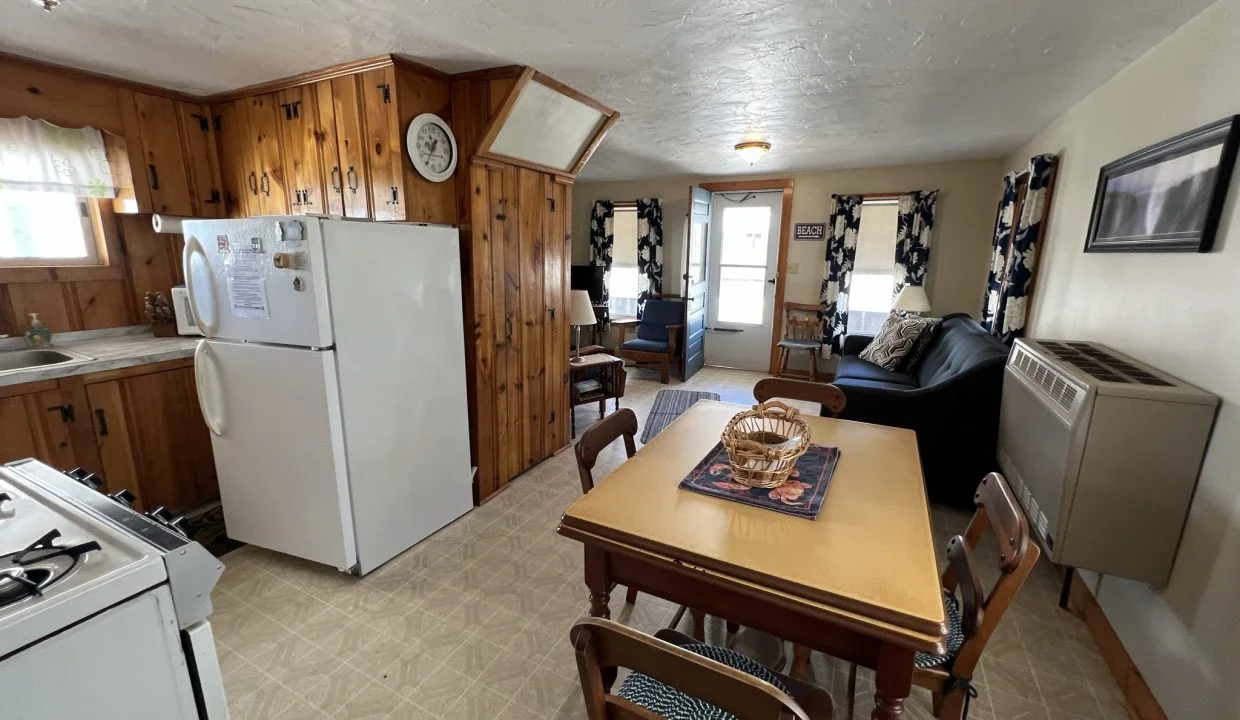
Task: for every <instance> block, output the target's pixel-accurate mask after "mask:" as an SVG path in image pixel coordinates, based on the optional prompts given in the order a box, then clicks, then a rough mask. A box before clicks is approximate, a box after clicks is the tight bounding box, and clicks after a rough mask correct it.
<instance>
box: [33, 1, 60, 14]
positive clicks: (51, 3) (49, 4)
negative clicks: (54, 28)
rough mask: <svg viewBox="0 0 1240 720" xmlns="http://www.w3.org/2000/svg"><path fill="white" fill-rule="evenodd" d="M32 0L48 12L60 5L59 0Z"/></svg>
mask: <svg viewBox="0 0 1240 720" xmlns="http://www.w3.org/2000/svg"><path fill="white" fill-rule="evenodd" d="M33 2H34V4H35V5H38V6H39V7H41V8H43V9H44V10H46V11H48V12H51V11H53V10H55V9H56V8H58V7H60V0H33Z"/></svg>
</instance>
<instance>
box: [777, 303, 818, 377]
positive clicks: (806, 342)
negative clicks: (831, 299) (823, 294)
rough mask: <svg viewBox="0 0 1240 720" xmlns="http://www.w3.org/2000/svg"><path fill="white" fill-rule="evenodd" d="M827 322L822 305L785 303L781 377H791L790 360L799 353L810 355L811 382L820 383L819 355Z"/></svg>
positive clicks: (780, 346) (780, 350) (780, 345)
mask: <svg viewBox="0 0 1240 720" xmlns="http://www.w3.org/2000/svg"><path fill="white" fill-rule="evenodd" d="M824 323H825V320H824V319H823V316H822V306H821V305H808V304H805V303H794V302H786V303H784V336H783V337H782V338H780V340H779V371H778V372H777V373H775V374H776V375H778V376H779V377H785V376H788V375H791V374H793V373H790V372H789V371H788V359H789V356H790V355H792V353H794V352H797V351H802V352H808V353H809V375H808V377H809V380H810V382H817V381H818V355H819V354H820V353H821V352H822V332H823V325H824Z"/></svg>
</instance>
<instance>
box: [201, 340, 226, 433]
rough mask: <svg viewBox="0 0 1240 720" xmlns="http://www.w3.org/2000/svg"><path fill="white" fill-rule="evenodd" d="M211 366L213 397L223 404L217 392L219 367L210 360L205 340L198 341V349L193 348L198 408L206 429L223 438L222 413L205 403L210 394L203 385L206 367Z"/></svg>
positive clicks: (205, 377) (222, 395)
mask: <svg viewBox="0 0 1240 720" xmlns="http://www.w3.org/2000/svg"><path fill="white" fill-rule="evenodd" d="M208 365H210V366H211V370H210V373H209V374H210V376H211V380H210V382H211V383H213V386H214V387H215V389H216V390H217V392H216V393H215V397H216V398H218V399H219V400H220V401H221V402H220V403H219V404H223V402H222V401H223V398H224V393H222V392H218V390H219V383H220V373H219V367H218V366H217V365H216V364H215V361H214V360H213V359H212V358H211V351H210V349H208V348H207V341H206V340H199V341H198V347H196V348H194V385H195V387H196V388H197V389H198V406H199V407H201V408H202V419H203V420H204V421H206V423H207V429H208V430H210V431H211V434H212V435H215V436H216V437H223V436H224V413H223V412H222V409H220V408H218V407H216V406H215V405H213V404H212V403H211V402H208V401H207V396H208V395H210V394H211V393H210V392H209V391H208V389H207V388H205V387H204V384H205V383H206V382H207V376H208V372H207V366H208Z"/></svg>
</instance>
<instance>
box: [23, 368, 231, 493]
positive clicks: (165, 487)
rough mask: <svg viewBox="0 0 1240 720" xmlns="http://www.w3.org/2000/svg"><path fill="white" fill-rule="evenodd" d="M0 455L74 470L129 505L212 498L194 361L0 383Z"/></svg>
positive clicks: (211, 463)
mask: <svg viewBox="0 0 1240 720" xmlns="http://www.w3.org/2000/svg"><path fill="white" fill-rule="evenodd" d="M0 428H3V432H2V433H0V462H9V461H12V460H20V459H23V458H27V457H33V458H37V459H39V460H42V461H43V462H45V463H47V464H48V465H51V466H52V467H54V468H56V469H58V470H69V469H71V468H75V467H81V468H83V469H85V470H88V471H90V472H93V473H96V474H97V475H98V476H99V477H100V478H102V479H103V480H104V481H105V485H104V487H103V488H102V489H103V490H105V491H107V492H115V491H117V490H122V489H125V490H129V491H130V492H132V493H134V495H135V496H136V497H137V500H136V501H135V507H137V508H138V509H141V510H153V509H155V508H156V507H159V506H161V505H162V506H164V507H166V508H168V509H169V510H170V511H172V512H174V513H177V512H184V511H187V510H191V509H193V508H195V507H197V506H199V505H202V504H204V503H206V502H209V501H211V500H215V499H217V498H219V494H220V493H219V481H218V479H217V477H216V473H215V458H214V456H213V454H212V451H211V436H210V432H209V431H208V430H207V425H206V422H205V421H204V420H203V417H202V411H201V410H200V409H199V407H198V395H197V390H196V387H195V383H194V368H193V360H192V359H190V358H185V359H183V360H169V361H165V362H160V363H154V364H151V365H139V366H135V367H130V368H124V369H121V370H110V371H106V372H101V373H94V374H89V375H80V376H75V377H67V378H61V379H60V380H45V381H41V382H37V383H29V384H26V385H16V386H10V387H0Z"/></svg>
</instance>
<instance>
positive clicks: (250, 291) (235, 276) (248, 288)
mask: <svg viewBox="0 0 1240 720" xmlns="http://www.w3.org/2000/svg"><path fill="white" fill-rule="evenodd" d="M230 255H231V257H229V258H228V259H227V260H225V262H226V263H227V265H228V305H229V307H230V308H232V314H233V315H234V316H235V317H239V318H251V319H255V320H269V319H270V318H271V311H270V309H269V308H268V307H267V263H266V262H264V259H265V255H264V253H263V245H262V240H260V239H259V238H253V239H252V240H251V242H250V244H249V246H248V247H247V246H246V245H240V246H239V247H237V248H236V252H233V253H230Z"/></svg>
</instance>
